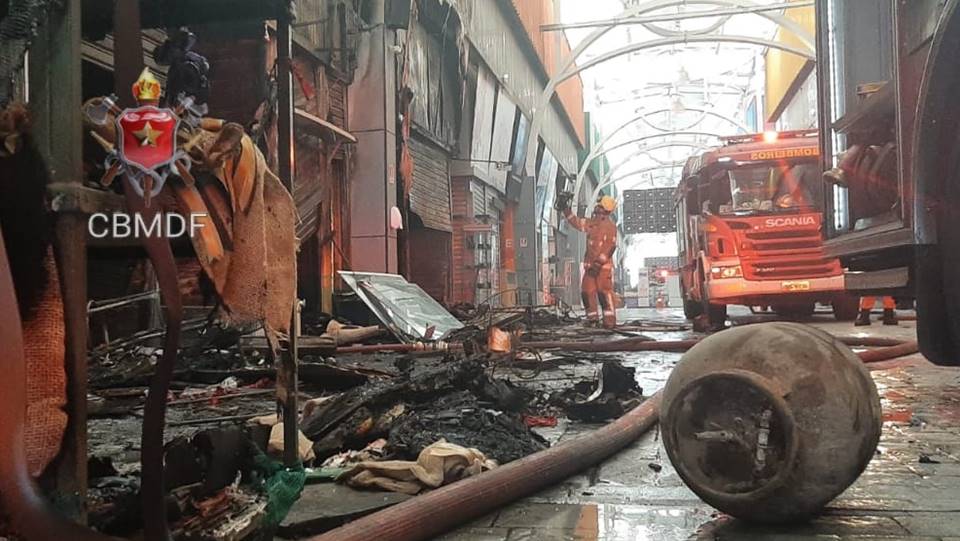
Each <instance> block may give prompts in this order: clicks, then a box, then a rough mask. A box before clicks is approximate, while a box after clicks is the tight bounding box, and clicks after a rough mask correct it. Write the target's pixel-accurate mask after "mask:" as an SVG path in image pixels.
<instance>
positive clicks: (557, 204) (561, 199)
mask: <svg viewBox="0 0 960 541" xmlns="http://www.w3.org/2000/svg"><path fill="white" fill-rule="evenodd" d="M571 201H573V194H572V193H570V192H559V193H558V194H557V197H556V199H555V200H554V202H553V208H555V209H557V210H558V211H559V212H563V211H565V210H568V209H569V208H570V202H571Z"/></svg>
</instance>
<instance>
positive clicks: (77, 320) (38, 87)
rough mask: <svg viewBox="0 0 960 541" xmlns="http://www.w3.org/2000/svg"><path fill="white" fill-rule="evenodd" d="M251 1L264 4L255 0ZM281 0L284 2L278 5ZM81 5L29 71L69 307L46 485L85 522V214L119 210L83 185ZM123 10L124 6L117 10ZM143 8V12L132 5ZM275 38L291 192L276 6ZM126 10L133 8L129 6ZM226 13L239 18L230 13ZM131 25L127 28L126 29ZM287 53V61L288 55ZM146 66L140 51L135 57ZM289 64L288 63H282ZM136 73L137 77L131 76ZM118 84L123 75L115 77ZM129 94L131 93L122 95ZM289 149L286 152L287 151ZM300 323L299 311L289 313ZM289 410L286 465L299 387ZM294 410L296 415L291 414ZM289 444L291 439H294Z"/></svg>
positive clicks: (292, 461) (39, 43)
mask: <svg viewBox="0 0 960 541" xmlns="http://www.w3.org/2000/svg"><path fill="white" fill-rule="evenodd" d="M253 3H255V4H257V3H259V2H258V1H257V0H253ZM278 5H282V4H278ZM83 11H84V10H83V8H82V7H81V0H64V1H63V4H62V9H60V10H51V11H50V12H48V13H47V14H46V20H45V21H44V24H42V25H41V27H40V29H39V32H38V36H37V39H36V40H35V42H34V45H33V47H32V48H31V51H30V58H31V60H32V61H33V62H34V63H35V64H36V65H39V66H43V67H44V69H34V70H30V80H29V96H30V104H31V111H32V114H33V118H34V133H35V136H36V141H37V144H38V146H39V147H40V149H41V151H42V152H43V154H44V156H45V157H46V158H47V164H48V166H49V169H50V174H51V184H50V186H49V187H48V192H49V195H50V197H51V201H52V204H51V207H52V209H53V211H54V213H55V214H56V220H55V241H54V247H55V250H56V255H57V261H58V269H59V273H60V283H61V290H62V296H63V306H64V323H65V327H66V344H65V345H66V355H65V368H66V376H67V406H66V408H65V409H66V413H67V428H66V431H65V433H64V440H63V445H62V448H61V452H60V455H59V456H58V457H57V459H56V460H55V462H54V463H53V464H52V465H51V467H50V468H49V469H48V472H47V476H48V484H49V485H50V487H51V489H52V490H53V493H54V494H55V496H56V500H57V503H58V506H59V507H60V509H61V511H62V512H64V513H65V514H67V515H69V516H70V517H71V518H73V519H75V520H77V521H79V522H81V523H82V522H85V521H86V511H85V507H84V506H85V504H84V502H85V499H86V491H87V407H86V396H87V384H88V375H87V335H88V326H87V325H88V322H87V302H88V294H87V224H86V220H87V216H88V215H89V214H90V213H93V212H98V211H100V210H102V209H116V208H118V206H119V207H121V208H122V206H121V205H119V203H118V198H117V197H116V195H114V194H112V193H107V192H102V191H99V190H92V189H89V188H86V187H84V186H83V156H82V149H83V122H82V118H81V112H80V109H81V101H82V82H81V43H82V28H81V27H82V20H83ZM118 11H120V10H118ZM132 11H139V10H135V9H134V10H132ZM278 11H279V12H280V13H278V14H277V21H278V24H277V36H278V53H279V55H278V56H279V58H278V59H279V60H280V62H279V64H280V65H281V70H282V71H281V72H280V73H281V76H283V75H285V76H286V78H287V80H288V84H286V85H281V86H280V92H279V96H280V99H279V101H280V103H279V107H278V109H279V111H278V115H279V119H280V120H279V121H278V122H279V126H278V127H279V135H278V138H279V141H278V148H279V150H280V152H281V154H280V155H281V156H289V161H288V160H280V162H281V165H280V171H279V173H280V175H279V176H280V179H281V182H283V184H284V186H285V187H287V189H289V190H290V192H291V193H292V192H293V186H294V175H293V167H292V160H293V152H292V151H293V139H292V138H293V131H292V123H293V121H292V119H293V108H292V88H293V87H292V79H290V75H291V73H290V53H291V45H290V42H291V37H290V35H291V32H290V22H291V21H290V20H289V19H290V18H289V16H288V13H287V12H286V10H283V9H278ZM121 13H127V14H129V13H131V12H130V11H127V12H123V11H121ZM225 18H228V19H235V18H236V17H235V16H231V15H229V14H226V15H225ZM124 23H125V25H132V26H134V27H135V28H136V31H132V30H131V31H128V32H123V31H121V34H123V35H124V36H127V38H120V36H118V39H117V41H116V43H115V50H116V49H118V48H119V49H123V47H124V42H125V41H129V40H130V39H132V38H131V37H130V36H134V37H135V38H136V41H137V44H136V50H142V49H141V46H140V44H139V36H140V31H139V30H140V28H139V21H133V22H132V23H131V21H129V20H127V21H124ZM127 30H130V29H129V28H127ZM284 43H285V44H286V46H284ZM284 58H285V59H286V60H285V61H284V60H283V59H284ZM115 60H116V61H118V63H117V65H115V72H116V73H117V74H129V73H134V72H136V73H139V70H140V66H136V69H133V67H132V66H129V65H127V62H134V61H135V60H134V55H133V54H125V55H116V57H115ZM138 61H139V63H140V64H141V65H142V55H141V56H140V57H139V59H138ZM284 68H285V69H284ZM134 77H135V75H134ZM117 79H118V85H120V84H121V83H120V82H119V81H120V80H122V77H121V76H118V77H117ZM126 94H129V93H128V92H123V93H120V95H126ZM284 150H286V152H284ZM291 317H294V321H295V322H296V320H297V319H299V318H297V317H295V314H291ZM296 333H297V329H293V330H292V335H291V345H290V348H289V349H290V354H289V355H287V356H285V358H284V359H283V361H282V362H281V364H280V368H279V370H278V386H280V385H282V384H283V383H281V382H285V383H286V384H287V385H292V386H293V388H294V389H295V388H296V385H297V378H296V373H297V368H296V357H295V355H296V350H297V346H296ZM285 394H286V396H287V397H289V398H288V399H287V401H286V402H285V403H284V404H283V411H284V413H285V415H284V448H285V449H286V451H285V453H284V463H285V465H286V466H288V467H292V466H295V465H297V464H298V463H299V456H298V455H297V451H298V445H297V440H298V433H299V428H298V426H297V422H298V418H297V402H296V400H297V393H296V392H287V393H285ZM291 412H292V414H291ZM291 442H292V443H291Z"/></svg>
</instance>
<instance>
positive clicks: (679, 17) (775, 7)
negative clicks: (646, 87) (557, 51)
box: [540, 0, 814, 32]
mask: <svg viewBox="0 0 960 541" xmlns="http://www.w3.org/2000/svg"><path fill="white" fill-rule="evenodd" d="M813 4H814V2H813V0H808V1H804V2H784V3H780V4H769V5H766V6H756V7H741V8H729V9H715V10H710V11H694V12H690V13H671V14H667V15H647V16H632V17H617V18H613V19H603V20H597V21H584V22H582V23H567V24H564V23H551V24H541V25H540V31H541V32H556V31H558V30H575V29H578V28H611V27H615V26H620V25H633V24H650V23H668V22H673V21H685V20H689V19H703V18H713V17H727V16H731V15H747V14H751V13H765V12H768V11H782V10H785V9H793V8H802V7H809V6H812V5H813Z"/></svg>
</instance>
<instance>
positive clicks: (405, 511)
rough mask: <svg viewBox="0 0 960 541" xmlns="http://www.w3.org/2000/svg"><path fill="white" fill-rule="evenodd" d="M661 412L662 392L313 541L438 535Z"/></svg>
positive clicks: (601, 450) (606, 451) (608, 448)
mask: <svg viewBox="0 0 960 541" xmlns="http://www.w3.org/2000/svg"><path fill="white" fill-rule="evenodd" d="M659 415H660V393H659V392H658V393H656V394H654V395H653V396H651V397H650V398H648V399H647V400H646V401H645V402H644V403H643V404H641V405H639V406H637V407H636V408H634V409H633V410H631V411H629V412H628V413H627V414H625V415H624V416H623V417H620V418H619V419H617V420H616V421H613V422H612V423H610V424H608V425H606V426H604V427H602V428H600V429H598V430H595V431H593V432H591V433H589V434H586V435H584V436H582V437H580V438H577V439H574V440H571V441H569V442H566V443H561V444H560V445H557V446H556V447H551V448H549V449H546V450H544V451H540V452H538V453H534V454H532V455H529V456H527V457H525V458H522V459H520V460H517V461H514V462H510V463H509V464H505V465H503V466H500V467H499V468H496V469H494V470H490V471H488V472H485V473H482V474H480V475H477V476H476V477H471V478H469V479H465V480H463V481H458V482H456V483H453V484H451V485H447V486H445V487H441V488H438V489H436V490H433V491H431V492H428V493H426V494H424V495H422V496H417V497H416V498H412V499H410V500H407V501H405V502H403V503H400V504H398V505H395V506H393V507H390V508H388V509H385V510H383V511H379V512H377V513H374V514H372V515H368V516H366V517H364V518H361V519H359V520H356V521H354V522H351V523H349V524H346V525H345V526H341V527H340V528H337V529H335V530H332V531H330V532H327V533H325V534H323V535H320V536H317V537H313V538H311V541H354V540H355V541H368V540H370V539H377V540H379V541H416V540H420V539H432V538H434V537H436V536H437V535H439V534H441V533H443V532H445V531H447V530H449V529H451V528H453V527H455V526H457V525H459V524H463V523H464V522H467V521H469V520H472V519H475V518H477V517H480V516H483V515H484V514H486V513H489V512H490V511H493V510H494V509H497V508H499V507H502V506H504V505H506V504H508V503H510V502H512V501H514V500H517V499H519V498H522V497H524V496H528V495H530V494H533V493H535V492H537V491H538V490H541V489H543V488H546V487H548V486H550V485H552V484H554V483H557V482H559V481H561V480H563V479H566V478H567V477H570V476H571V475H573V474H575V473H577V472H579V471H581V470H583V469H584V468H587V467H590V466H592V465H594V464H598V463H600V462H602V461H604V460H606V459H607V458H609V457H611V456H613V455H614V454H615V453H616V452H618V451H620V450H621V449H623V448H624V447H626V446H627V445H629V444H630V443H632V442H634V441H635V440H636V439H637V438H639V437H640V436H641V435H643V434H644V433H645V432H646V431H647V430H649V429H650V428H651V427H653V426H654V425H655V424H656V422H657V419H658V417H659Z"/></svg>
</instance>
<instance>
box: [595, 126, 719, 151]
mask: <svg viewBox="0 0 960 541" xmlns="http://www.w3.org/2000/svg"><path fill="white" fill-rule="evenodd" d="M676 136H680V137H685V136H693V137H705V138H714V139H719V138H721V137H723V136H722V135H720V134H718V133H711V132H705V131H674V132H663V133H654V134H650V135H642V136H640V137H636V138H634V139H628V140H626V141H622V142H620V143H617V144H615V145H613V146H611V147H610V148H607V149H605V150H604V153H607V152H613V151H614V150H618V149H621V148H623V147H625V146H627V145H632V144H634V143H639V142H641V141H648V140H650V139H658V138H660V137H676ZM702 142H703V141H698V140H693V141H683V140H678V141H671V143H678V145H677V146H681V145H679V143H702ZM640 148H651V147H640Z"/></svg>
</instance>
